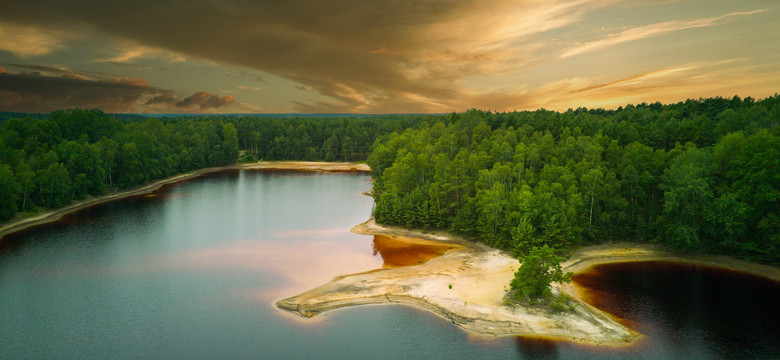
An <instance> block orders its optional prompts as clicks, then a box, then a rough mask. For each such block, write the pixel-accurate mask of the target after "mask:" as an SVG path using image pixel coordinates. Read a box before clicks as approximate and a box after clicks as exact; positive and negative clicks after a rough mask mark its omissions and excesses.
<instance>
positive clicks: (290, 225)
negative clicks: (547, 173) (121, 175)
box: [0, 171, 777, 359]
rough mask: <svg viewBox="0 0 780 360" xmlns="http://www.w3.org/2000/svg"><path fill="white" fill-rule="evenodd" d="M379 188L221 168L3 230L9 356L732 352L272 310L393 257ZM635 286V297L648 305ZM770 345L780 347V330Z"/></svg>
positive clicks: (416, 318) (1, 273)
mask: <svg viewBox="0 0 780 360" xmlns="http://www.w3.org/2000/svg"><path fill="white" fill-rule="evenodd" d="M370 187H371V184H370V183H369V177H368V175H355V174H302V173H280V172H251V171H236V172H226V173H218V174H212V175H209V176H206V177H202V178H199V179H196V180H192V181H188V182H185V183H180V184H177V185H175V186H169V187H166V188H164V189H162V190H160V191H158V192H156V193H154V194H152V195H151V196H140V197H134V198H131V199H126V200H122V201H116V202H112V203H109V204H105V205H102V206H99V207H94V208H91V209H87V210H85V211H82V212H79V213H77V214H73V215H71V216H68V217H66V218H64V219H62V221H59V222H58V223H56V224H51V225H46V226H42V227H38V228H36V229H33V230H29V231H25V232H23V233H20V234H17V235H14V236H11V237H6V239H4V242H5V244H6V245H4V246H3V247H2V248H1V249H0V359H63V358H72V359H76V358H78V359H81V358H112V359H124V358H134V359H140V358H168V359H177V358H186V359H212V358H272V359H311V358H317V359H344V358H371V359H377V358H379V359H418V358H448V359H449V358H452V359H508V358H509V359H511V358H521V359H537V358H546V359H555V358H561V359H569V358H585V359H587V358H592V359H601V358H614V359H622V358H627V357H629V358H648V359H649V358H669V357H670V356H671V357H674V355H679V356H681V357H684V358H697V357H702V358H708V357H710V358H711V357H715V358H718V357H720V358H722V357H723V356H719V355H722V354H723V353H722V352H719V351H720V350H717V348H718V346H715V348H716V350H713V351H711V350H709V349H710V347H711V345H708V344H709V343H707V341H714V342H715V343H718V344H720V343H721V342H723V341H724V340H723V339H720V338H718V337H706V336H704V337H701V339H703V340H702V342H703V343H697V344H696V345H695V346H696V347H700V348H702V349H703V350H701V351H689V350H685V349H684V351H678V350H679V348H680V347H679V346H677V347H674V346H671V345H668V344H669V341H668V340H659V341H646V342H643V344H640V346H637V347H634V348H631V349H629V350H618V351H613V350H609V351H605V350H603V349H599V348H593V347H582V346H577V345H573V344H568V343H558V342H549V341H540V340H533V339H515V338H502V339H499V340H495V341H485V340H479V339H475V338H473V337H470V336H468V335H466V334H465V333H463V332H462V331H460V330H459V329H458V328H456V327H455V326H453V325H452V324H451V323H450V322H448V321H446V320H443V319H441V318H439V317H437V316H434V315H431V314H429V313H427V312H425V311H420V310H417V309H415V308H413V307H408V306H400V305H382V306H362V307H355V308H348V309H342V310H337V311H334V312H329V313H326V314H323V315H321V316H317V317H315V318H314V319H311V320H302V319H299V318H297V317H294V316H291V315H289V314H287V313H284V312H280V311H277V310H275V309H274V308H273V306H272V304H273V302H274V301H275V300H277V299H280V298H283V297H287V296H291V295H295V294H297V293H299V292H301V291H303V290H306V289H308V288H311V287H314V286H316V285H319V284H322V283H325V282H327V281H328V280H330V279H331V278H332V277H333V276H336V275H339V274H348V273H353V272H358V271H364V270H369V269H374V268H379V267H381V266H382V265H383V259H382V257H381V256H379V255H381V254H379V255H376V254H375V253H376V251H375V249H374V246H373V243H372V242H373V238H372V237H370V236H358V235H354V234H351V233H349V232H348V229H349V228H350V227H351V226H353V225H355V224H357V223H360V222H362V221H364V220H365V219H366V218H367V217H368V216H369V214H370V212H371V206H372V200H371V198H369V197H365V196H362V195H360V193H361V192H362V191H365V190H368V189H369V188H370ZM9 244H10V245H9ZM621 271H622V270H621ZM649 272H650V273H651V272H652V271H649ZM617 286H619V287H620V286H624V285H620V284H619V285H617ZM596 291H597V290H594V294H597V293H596ZM598 291H603V292H609V291H611V290H609V289H608V288H601V290H598ZM641 291H645V290H640V295H638V296H639V298H631V299H630V300H627V301H629V302H630V303H645V297H642V295H641ZM619 296H622V295H619ZM775 296H776V295H775ZM594 298H595V296H594ZM600 298H602V299H603V297H600ZM649 298H650V299H653V298H652V297H649ZM652 301H656V300H652ZM661 301H663V300H661ZM697 301H698V300H697ZM774 301H775V302H776V301H777V300H774ZM651 307H652V306H651ZM660 307H661V308H663V306H660ZM737 307H739V306H737ZM743 307H744V306H743ZM705 308H706V307H705ZM696 311H699V310H696ZM701 311H708V310H706V309H702V310H701ZM718 311H719V310H718ZM772 311H775V310H772ZM629 313H630V311H629ZM649 314H650V315H648V316H651V317H652V318H653V319H656V318H661V319H663V316H666V315H663V314H661V315H658V314H657V313H654V312H650V313H649ZM672 314H677V313H672ZM770 314H773V316H767V317H765V318H770V319H771V318H774V319H775V321H776V318H777V316H776V312H772V313H770ZM621 316H622V317H625V318H630V315H621ZM671 316H675V315H671ZM729 319H730V318H729ZM643 320H644V318H642V317H639V318H636V319H634V320H633V321H635V322H640V321H643ZM727 321H731V320H727ZM661 322H664V321H663V320H662V321H661ZM652 324H654V323H652V322H651V325H650V326H651V327H653V326H655V325H652ZM689 326H690V327H689V328H685V329H691V330H690V332H692V333H701V332H706V331H705V330H697V329H700V328H701V326H706V324H705V325H697V324H695V323H693V324H691V325H689ZM640 331H643V330H640ZM665 331H666V330H664V329H663V328H662V329H661V330H659V331H658V333H659V334H658V336H661V337H665V336H666V335H665ZM685 331H688V330H685ZM773 331H774V330H773ZM643 332H644V331H643ZM653 334H655V333H653ZM771 335H775V336H776V335H777V333H776V332H775V333H774V334H771ZM653 336H655V335H653ZM676 336H677V333H674V335H673V337H676ZM767 343H768V344H770V345H769V346H775V347H774V349H776V346H777V345H776V344H777V339H776V338H775V339H773V340H771V341H767ZM658 344H661V345H660V346H661V348H660V349H661V350H662V352H659V350H658V349H659V347H658V346H659V345H658ZM772 344H774V345H772ZM713 346H714V345H713ZM737 347H739V345H738V346H737ZM675 351H676V352H675ZM659 354H660V355H659ZM726 357H728V356H726Z"/></svg>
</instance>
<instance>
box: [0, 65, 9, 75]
mask: <svg viewBox="0 0 780 360" xmlns="http://www.w3.org/2000/svg"><path fill="white" fill-rule="evenodd" d="M7 72H8V70H6V69H5V68H4V67H2V66H0V74H4V73H7Z"/></svg>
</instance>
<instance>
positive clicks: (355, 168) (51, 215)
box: [0, 161, 371, 244]
mask: <svg viewBox="0 0 780 360" xmlns="http://www.w3.org/2000/svg"><path fill="white" fill-rule="evenodd" d="M230 170H290V171H312V172H368V171H371V169H370V168H369V167H368V165H366V164H363V163H351V162H318V161H263V162H256V163H247V164H233V165H227V166H217V167H210V168H205V169H200V170H195V171H191V172H189V173H185V174H179V175H175V176H171V177H168V178H165V179H160V180H157V181H154V182H151V183H148V184H145V185H141V186H139V187H136V188H132V189H128V190H122V191H118V192H115V193H113V194H109V195H103V196H99V197H96V198H92V199H87V200H81V201H78V202H75V203H72V204H70V205H67V206H64V207H61V208H58V209H53V210H48V211H45V212H43V213H40V214H36V215H34V216H30V217H24V218H20V219H16V220H11V221H10V222H8V223H6V224H2V225H0V244H2V243H3V238H4V237H5V236H6V235H10V234H13V233H15V232H18V231H22V230H25V229H28V228H31V227H34V226H38V225H43V224H48V223H51V222H55V221H57V220H59V219H61V218H62V217H63V216H65V215H68V214H71V213H74V212H77V211H80V210H83V209H86V208H89V207H92V206H96V205H100V204H105V203H108V202H111V201H116V200H121V199H124V198H129V197H132V196H138V195H144V194H149V193H152V192H154V191H156V190H158V189H160V188H161V187H163V186H165V185H170V184H175V183H178V182H182V181H187V180H191V179H194V178H197V177H200V176H203V175H206V174H210V173H215V172H220V171H230Z"/></svg>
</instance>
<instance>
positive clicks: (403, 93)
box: [0, 0, 605, 112]
mask: <svg viewBox="0 0 780 360" xmlns="http://www.w3.org/2000/svg"><path fill="white" fill-rule="evenodd" d="M604 3H605V1H604V0H544V1H543V0H520V1H517V0H497V1H493V2H491V3H490V4H485V3H484V2H482V1H478V0H440V1H404V2H399V1H396V0H376V1H363V0H344V1H338V2H317V1H311V0H291V1H284V2H279V1H276V0H261V1H252V2H246V1H239V0H224V1H198V2H189V3H187V6H181V5H180V4H179V3H178V2H173V1H166V0H155V1H151V0H140V1H132V2H131V1H117V2H111V3H106V2H103V1H97V0H93V1H86V3H85V4H84V6H79V7H73V6H71V5H69V4H67V3H65V2H62V1H59V0H31V1H30V2H27V1H25V2H21V1H19V2H12V3H11V4H8V5H7V9H4V10H5V11H4V12H3V14H0V20H2V18H4V17H6V18H10V17H13V18H15V19H18V21H24V22H29V23H35V24H39V25H43V24H59V25H61V26H70V25H72V24H88V25H89V26H91V27H92V28H93V29H94V30H96V32H97V33H103V34H107V35H108V36H113V37H116V38H120V39H125V41H127V42H129V43H134V44H140V45H142V46H144V47H147V48H152V49H164V50H165V51H168V52H171V53H175V54H182V55H183V56H186V57H188V58H200V59H207V60H210V61H214V62H216V63H218V64H222V65H227V66H240V67H242V68H248V69H255V70H258V71H262V72H265V73H271V74H273V75H276V76H280V77H283V78H286V79H289V80H293V81H295V82H296V83H298V84H301V85H303V86H306V87H307V88H309V89H311V90H312V91H313V92H315V93H317V94H318V95H319V96H317V100H305V99H301V100H300V101H298V102H297V104H298V105H300V106H301V108H303V107H308V106H315V107H324V108H327V107H331V108H332V109H334V110H336V109H339V110H341V109H347V110H348V111H351V112H390V111H393V110H395V109H399V108H404V109H405V110H406V111H416V112H417V111H436V112H439V111H451V110H453V109H455V108H460V107H462V106H464V105H462V104H456V103H454V102H453V100H455V99H463V97H464V93H463V92H462V90H460V89H459V87H458V86H453V85H456V84H454V83H455V82H459V81H462V80H463V79H465V78H469V77H474V76H499V75H502V74H506V73H507V72H509V71H512V70H513V69H516V68H517V67H518V66H523V64H524V63H525V62H526V61H527V60H528V59H529V58H530V55H529V52H530V51H532V50H533V48H529V47H528V44H523V43H522V41H521V40H523V39H525V38H526V37H529V36H531V35H534V34H539V33H542V32H545V31H550V30H552V29H557V28H560V27H563V26H567V25H569V24H572V23H574V22H576V21H578V20H579V19H580V18H581V17H582V16H583V15H584V14H585V13H587V12H588V11H589V10H591V9H593V8H597V7H600V6H604V5H603V4H604ZM117 13H120V14H122V16H120V17H117V16H114V15H115V14H117ZM52 26H54V25H52ZM141 53H142V51H140V50H133V51H127V52H123V53H120V54H119V55H117V56H116V57H112V58H111V59H106V60H113V61H119V62H121V61H132V60H133V59H137V58H138V57H139V56H141V55H140V54H141ZM523 59H525V60H523ZM257 79H258V81H262V80H261V79H262V78H260V77H257Z"/></svg>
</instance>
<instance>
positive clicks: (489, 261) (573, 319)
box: [276, 220, 639, 345]
mask: <svg viewBox="0 0 780 360" xmlns="http://www.w3.org/2000/svg"><path fill="white" fill-rule="evenodd" d="M351 231H352V232H355V233H358V234H369V235H376V234H380V235H390V236H393V235H401V236H403V237H406V238H415V237H418V238H423V239H425V240H427V241H431V240H437V241H442V242H446V243H454V244H457V245H459V246H458V247H456V248H454V249H453V250H450V251H449V252H447V253H445V254H444V255H442V256H440V257H437V258H434V259H432V260H430V261H428V262H427V263H424V264H421V265H416V266H409V267H400V268H385V269H378V270H373V271H369V272H365V273H360V274H353V275H347V276H341V277H337V278H335V279H334V280H333V281H331V282H329V283H327V284H325V285H322V286H320V287H317V288H315V289H312V290H309V291H306V292H304V293H302V294H299V295H296V296H294V297H291V298H287V299H283V300H280V301H278V302H277V303H276V306H277V307H279V308H281V309H285V310H288V311H292V312H294V313H297V314H299V315H301V316H305V317H311V316H315V315H317V314H318V313H321V312H323V311H327V310H332V309H337V308H341V307H345V306H353V305H361V304H379V303H403V304H409V305H415V306H418V307H422V308H425V309H428V310H430V311H432V312H434V313H436V314H438V315H440V316H442V317H444V318H446V319H449V320H451V321H452V322H453V323H454V324H455V325H457V326H459V327H461V328H463V329H464V330H466V331H468V332H470V333H473V334H477V335H482V336H488V337H493V336H503V335H533V336H543V337H548V338H555V339H563V340H570V341H577V342H585V343H595V344H612V345H618V344H626V343H631V342H633V341H634V340H636V339H637V338H638V337H639V335H638V334H637V333H635V332H633V331H632V330H631V329H628V328H626V327H625V326H623V325H621V324H619V323H618V322H616V321H615V320H613V319H612V318H611V317H610V316H608V315H606V314H604V313H602V312H600V311H598V310H596V309H594V308H592V307H591V306H589V305H587V304H582V303H579V302H577V303H575V305H574V311H572V312H568V313H560V314H550V313H548V312H547V311H544V310H539V309H533V308H523V307H518V306H515V307H510V306H506V305H504V295H505V294H506V291H507V287H508V285H509V282H510V280H511V279H512V277H513V276H514V271H515V270H517V268H518V266H519V263H518V261H517V259H514V258H512V257H511V256H509V255H507V254H504V253H502V252H500V251H498V250H496V249H492V248H489V247H487V246H484V245H480V244H474V243H471V242H468V241H464V240H461V239H458V238H454V237H448V236H444V235H442V234H424V233H414V232H411V231H409V230H405V229H400V228H388V227H383V226H380V225H377V224H376V223H374V222H373V220H369V221H367V222H365V223H363V224H360V225H357V226H355V227H354V228H352V229H351ZM450 285H451V287H450Z"/></svg>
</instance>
